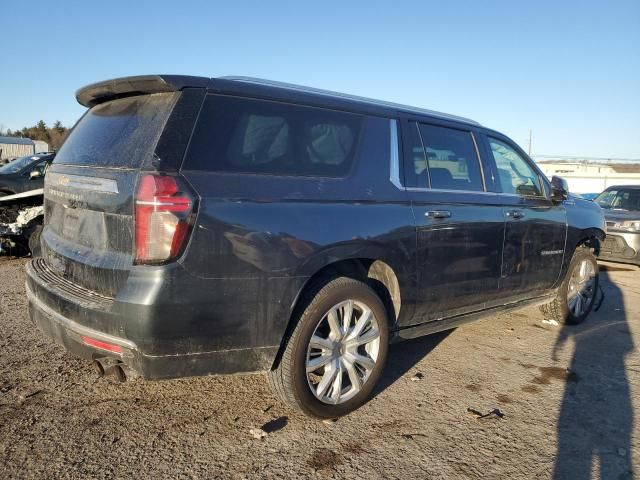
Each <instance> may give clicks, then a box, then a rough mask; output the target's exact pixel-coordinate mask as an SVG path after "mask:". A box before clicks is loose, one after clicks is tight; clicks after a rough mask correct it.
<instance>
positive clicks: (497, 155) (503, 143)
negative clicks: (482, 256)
mask: <svg viewBox="0 0 640 480" xmlns="http://www.w3.org/2000/svg"><path fill="white" fill-rule="evenodd" d="M483 145H484V148H485V150H486V156H487V157H488V158H489V161H490V162H492V165H491V166H490V167H489V168H491V169H492V171H493V172H494V176H495V180H496V183H497V184H498V185H499V189H500V191H501V192H502V193H501V195H500V201H501V203H502V205H503V212H504V217H505V221H506V227H505V236H504V250H503V252H504V253H503V262H502V284H501V292H503V294H504V295H505V298H508V297H512V296H521V297H532V296H535V295H537V294H541V293H542V292H544V291H545V290H547V289H550V288H551V287H553V286H554V284H555V283H556V281H557V279H558V277H559V275H560V269H561V267H562V260H563V255H564V249H565V239H566V235H567V215H566V211H565V208H564V206H563V205H562V204H561V203H555V202H553V201H552V200H551V198H550V194H551V191H550V187H549V185H548V183H547V181H546V180H545V179H544V177H543V175H542V173H540V171H539V170H538V169H537V168H536V167H535V165H534V164H533V162H532V161H531V160H530V159H529V158H528V157H527V156H526V155H525V153H524V152H522V151H521V150H520V149H519V148H518V147H517V146H515V145H514V144H513V142H511V141H510V140H509V139H508V138H506V137H504V136H501V135H498V134H494V133H488V134H487V135H483Z"/></svg>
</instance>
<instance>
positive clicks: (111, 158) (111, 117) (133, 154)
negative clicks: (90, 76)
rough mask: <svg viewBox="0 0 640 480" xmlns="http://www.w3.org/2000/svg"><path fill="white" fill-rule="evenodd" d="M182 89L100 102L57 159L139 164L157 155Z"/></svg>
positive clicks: (61, 161) (108, 164)
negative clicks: (163, 133)
mask: <svg viewBox="0 0 640 480" xmlns="http://www.w3.org/2000/svg"><path fill="white" fill-rule="evenodd" d="M178 96H179V93H158V94H152V95H140V96H135V97H128V98H122V99H118V100H112V101H110V102H106V103H102V104H100V105H96V106H95V107H93V108H92V109H91V110H89V111H88V112H87V113H86V114H85V116H84V117H82V119H81V120H80V121H79V122H78V124H77V125H76V126H75V127H74V129H73V132H72V133H71V135H70V136H69V138H68V139H67V140H66V141H65V142H64V144H63V146H62V148H61V149H60V151H59V152H58V154H57V155H56V158H55V160H54V162H53V163H56V164H65V165H86V166H95V167H113V168H139V167H140V166H141V165H142V163H143V162H144V160H145V158H147V157H148V156H151V155H153V151H154V148H155V146H156V143H157V142H158V139H159V137H160V134H161V133H162V129H163V127H164V124H165V123H166V121H167V118H168V117H169V114H170V113H171V110H172V108H173V105H174V104H175V101H176V100H177V98H178Z"/></svg>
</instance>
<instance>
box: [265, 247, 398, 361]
mask: <svg viewBox="0 0 640 480" xmlns="http://www.w3.org/2000/svg"><path fill="white" fill-rule="evenodd" d="M356 253H360V254H362V253H363V251H362V250H359V251H358V252H355V251H354V252H351V254H350V255H349V254H345V252H343V255H341V256H340V257H338V258H336V255H335V252H331V253H330V252H325V255H323V256H321V257H318V258H316V259H314V260H312V261H311V262H309V264H308V265H306V266H305V268H304V270H303V271H310V270H313V273H312V274H311V275H309V278H308V279H307V280H306V281H305V282H304V284H303V285H302V286H301V287H300V288H299V290H298V292H297V293H296V295H295V297H294V299H293V301H292V303H291V305H290V308H289V318H288V321H287V326H286V329H285V331H284V334H283V336H282V341H281V343H280V348H279V349H278V353H277V354H276V357H275V359H274V361H273V365H272V367H271V368H272V369H274V368H276V367H277V366H278V365H279V363H280V359H281V357H282V353H283V351H284V349H285V348H286V345H287V342H288V340H289V338H290V336H291V333H292V332H293V330H294V328H295V326H296V324H297V318H298V316H299V315H300V314H301V309H302V308H304V305H305V304H306V301H307V300H308V299H309V298H311V297H312V296H314V295H315V294H316V293H317V291H319V290H320V289H321V288H322V287H323V286H324V285H325V284H326V283H327V282H328V281H329V280H331V279H332V278H336V277H341V276H342V277H348V278H353V279H355V280H360V281H362V282H364V283H366V284H367V285H369V286H370V287H371V288H372V289H373V290H374V291H375V292H376V293H377V294H378V296H379V297H380V299H381V300H382V303H383V304H384V306H385V309H386V311H387V317H388V322H389V328H390V329H391V328H393V327H394V326H395V325H396V323H397V320H398V317H399V315H400V311H401V309H402V291H401V285H400V280H399V279H398V275H397V273H396V271H395V270H394V268H393V267H392V266H391V265H390V264H389V261H388V259H383V258H380V257H381V255H366V256H362V255H357V254H356ZM368 253H373V252H372V251H369V252H368Z"/></svg>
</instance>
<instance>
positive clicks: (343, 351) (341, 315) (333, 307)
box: [269, 277, 389, 418]
mask: <svg viewBox="0 0 640 480" xmlns="http://www.w3.org/2000/svg"><path fill="white" fill-rule="evenodd" d="M303 306H304V310H302V313H301V315H300V317H299V320H298V323H297V325H296V327H295V329H294V330H293V333H292V334H291V337H290V338H289V341H288V342H287V345H286V347H285V350H284V352H283V355H282V358H281V360H280V363H279V364H278V366H277V368H275V369H274V370H272V371H271V372H269V383H270V384H271V386H272V388H273V390H274V391H275V393H276V394H277V395H278V396H279V397H280V399H281V400H283V401H284V402H285V403H286V404H287V405H289V406H291V407H293V408H296V409H299V410H302V411H303V412H304V413H306V414H307V415H310V416H312V417H316V418H337V417H340V416H342V415H346V414H348V413H349V412H352V411H353V410H355V409H357V408H358V407H360V406H361V405H362V404H363V403H365V402H366V401H367V399H368V398H369V396H370V395H371V393H372V391H373V388H374V387H375V384H376V383H377V382H378V379H379V378H380V375H381V374H382V370H383V367H384V363H385V360H386V357H387V350H388V343H389V332H388V327H387V314H386V310H385V307H384V305H383V303H382V301H381V300H380V298H379V297H378V296H377V295H376V293H375V291H374V290H373V289H371V288H370V287H369V286H368V285H367V284H365V283H363V282H361V281H358V280H354V279H351V278H346V277H340V278H335V279H333V280H331V281H330V282H328V283H326V284H325V285H324V286H323V287H322V288H320V289H319V290H317V293H315V294H313V295H312V296H311V298H307V299H306V303H303Z"/></svg>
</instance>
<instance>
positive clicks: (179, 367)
mask: <svg viewBox="0 0 640 480" xmlns="http://www.w3.org/2000/svg"><path fill="white" fill-rule="evenodd" d="M32 263H33V261H32V262H30V263H29V264H27V269H26V270H27V282H26V291H27V298H28V307H29V315H30V317H31V320H32V321H33V322H34V323H35V324H36V325H37V326H38V327H39V328H40V330H41V331H42V332H43V333H45V335H47V336H48V337H50V338H52V339H53V340H55V341H56V342H57V343H59V344H61V345H62V346H64V347H65V348H66V349H67V350H68V351H69V352H71V353H73V354H75V355H76V356H79V357H81V358H85V359H89V360H97V359H104V358H112V359H115V360H117V361H120V362H122V363H123V364H125V365H126V366H127V367H129V368H130V369H132V370H134V371H135V372H136V373H138V374H139V375H140V376H142V377H143V378H147V379H161V378H178V377H188V376H199V375H209V374H228V373H241V372H254V371H263V370H268V369H269V368H270V367H271V365H272V363H273V359H274V358H275V356H276V354H277V351H278V348H279V347H278V346H268V347H259V346H252V347H249V348H220V349H216V350H211V351H207V350H204V351H203V350H202V349H200V350H197V351H193V352H189V351H187V352H185V351H184V345H185V343H189V342H188V338H183V339H181V340H182V341H180V339H176V340H175V342H174V343H173V344H171V343H170V342H168V341H167V339H166V338H163V337H162V336H160V335H158V337H157V341H155V340H156V339H154V337H153V336H151V337H150V332H152V331H153V328H145V329H143V330H141V329H140V325H141V324H143V325H146V326H147V327H149V319H150V318H153V316H154V315H157V314H158V312H157V308H156V307H154V306H152V305H146V306H145V305H136V306H135V308H133V309H132V310H131V312H132V315H131V316H128V317H123V315H122V312H123V311H126V308H124V307H123V306H122V305H118V303H119V302H117V301H115V300H113V301H111V302H110V303H109V302H108V301H106V300H103V299H90V298H89V299H85V300H84V301H80V300H79V299H77V298H75V299H74V298H72V296H73V295H72V294H69V292H68V289H64V288H59V287H57V286H56V284H55V282H53V281H51V279H49V278H46V276H45V278H43V275H42V273H41V272H39V271H38V270H37V269H36V268H34V267H33V265H32ZM136 315H139V317H136ZM157 320H158V322H159V323H161V324H162V322H164V321H166V318H158V319H157ZM173 320H174V321H175V319H173ZM179 320H180V321H185V320H187V319H184V318H181V319H179ZM127 322H128V323H131V324H132V325H134V328H133V329H132V330H133V331H139V332H140V333H141V334H142V335H143V337H142V338H143V339H144V340H143V341H137V340H136V339H132V338H130V337H128V336H127V335H126V330H127V329H126V328H124V327H123V325H124V324H126V323H127ZM107 325H108V326H109V327H108V328H106V326H107ZM96 327H102V328H96ZM151 327H153V324H151ZM83 337H84V338H88V339H90V340H94V341H98V342H103V343H106V344H109V345H115V346H117V347H119V349H118V350H119V352H113V351H108V350H104V349H101V348H96V347H95V346H90V345H87V344H86V340H85V339H84V338H83ZM92 343H94V344H95V342H92ZM149 345H151V346H153V345H161V346H162V347H161V349H162V350H164V351H158V350H159V349H158V348H156V350H155V351H149V349H147V348H146V347H147V346H149ZM167 345H169V347H168V346H167ZM181 348H182V351H181V350H180V349H181Z"/></svg>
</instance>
